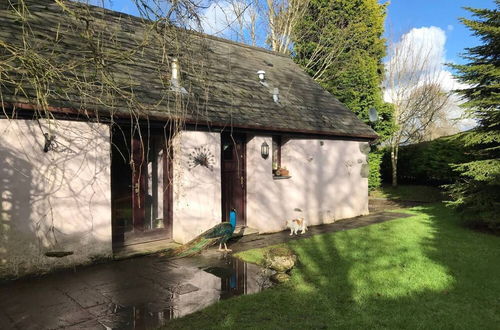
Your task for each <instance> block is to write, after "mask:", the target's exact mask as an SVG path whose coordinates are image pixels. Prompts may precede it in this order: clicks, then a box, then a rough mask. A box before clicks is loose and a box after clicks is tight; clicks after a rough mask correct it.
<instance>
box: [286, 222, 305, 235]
mask: <svg viewBox="0 0 500 330" xmlns="http://www.w3.org/2000/svg"><path fill="white" fill-rule="evenodd" d="M286 225H287V227H288V228H290V236H292V235H293V234H295V235H297V232H298V231H299V230H300V233H301V234H303V233H305V232H306V230H307V225H306V221H305V220H304V218H298V219H293V220H287V221H286Z"/></svg>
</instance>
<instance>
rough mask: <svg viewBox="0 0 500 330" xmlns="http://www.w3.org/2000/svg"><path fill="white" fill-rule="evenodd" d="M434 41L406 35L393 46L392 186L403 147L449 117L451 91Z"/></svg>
mask: <svg viewBox="0 0 500 330" xmlns="http://www.w3.org/2000/svg"><path fill="white" fill-rule="evenodd" d="M433 47H434V46H433V45H432V44H431V43H425V41H423V42H420V43H418V42H412V40H410V39H405V36H403V38H402V39H401V40H400V42H398V43H394V44H391V45H390V47H389V55H390V58H389V60H388V62H387V63H386V77H385V81H384V88H385V97H386V100H387V101H389V102H391V103H393V105H394V121H395V124H396V130H395V132H394V133H393V134H392V136H391V137H390V139H389V144H390V148H391V167H392V185H393V186H397V163H398V152H399V146H400V145H402V144H407V143H413V142H420V141H422V140H424V139H425V137H426V135H427V134H428V133H429V131H430V130H431V129H433V128H434V127H436V123H437V122H438V120H443V118H446V111H447V109H448V105H449V97H450V94H449V93H447V92H445V90H444V88H443V86H442V77H441V68H442V63H440V62H439V61H437V60H436V57H435V49H434V48H433Z"/></svg>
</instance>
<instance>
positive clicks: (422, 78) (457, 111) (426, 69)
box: [384, 25, 476, 130]
mask: <svg viewBox="0 0 500 330" xmlns="http://www.w3.org/2000/svg"><path fill="white" fill-rule="evenodd" d="M450 27H451V28H450ZM452 29H453V26H451V25H449V26H448V30H449V31H451V30H452ZM445 44H446V32H445V31H444V30H443V29H441V28H439V27H435V26H429V27H420V28H413V29H411V30H410V31H409V32H408V33H406V34H404V35H403V36H402V37H401V38H400V40H399V41H398V42H396V43H394V44H393V45H391V47H390V48H389V59H388V60H387V61H386V63H385V64H386V68H387V70H388V72H387V75H388V76H389V74H390V72H391V71H392V73H394V72H397V73H398V74H397V75H396V78H394V75H393V76H392V77H391V78H389V77H387V78H386V82H385V84H384V87H385V91H384V99H385V100H386V101H387V102H391V101H392V100H395V99H396V98H397V97H398V95H399V97H401V95H402V94H400V93H401V91H406V92H408V91H411V89H412V88H415V87H418V86H421V85H422V84H425V83H429V82H433V83H439V84H440V85H441V86H442V88H443V89H444V90H445V91H446V92H451V91H453V90H456V89H462V88H467V87H468V86H467V85H465V84H462V83H460V82H459V81H457V80H456V79H455V78H454V77H453V75H452V73H451V72H450V71H448V70H447V67H446V66H445V63H447V62H448V61H447V60H446V48H445ZM389 81H390V82H392V84H391V83H388V82H389ZM406 92H405V93H404V95H407V94H406ZM461 103H463V101H462V100H460V98H459V97H458V96H457V95H453V96H452V97H451V98H450V105H449V110H448V111H449V112H448V115H449V116H448V118H449V119H450V120H455V121H456V125H457V127H458V128H459V129H460V130H466V129H470V128H472V127H474V126H475V125H476V122H475V121H474V120H471V119H460V120H459V118H462V117H463V114H464V110H463V109H462V108H460V107H459V105H460V104H461Z"/></svg>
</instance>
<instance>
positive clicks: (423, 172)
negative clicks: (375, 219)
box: [381, 132, 471, 185]
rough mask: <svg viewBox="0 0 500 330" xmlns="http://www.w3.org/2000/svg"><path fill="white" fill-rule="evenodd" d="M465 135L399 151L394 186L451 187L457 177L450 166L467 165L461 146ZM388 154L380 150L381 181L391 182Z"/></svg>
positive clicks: (466, 158)
mask: <svg viewBox="0 0 500 330" xmlns="http://www.w3.org/2000/svg"><path fill="white" fill-rule="evenodd" d="M466 134H468V133H467V132H463V133H459V134H455V135H450V136H446V137H442V138H439V139H436V140H433V141H428V142H422V143H417V144H411V145H406V146H400V147H399V155H398V182H399V183H410V184H426V185H442V184H448V183H453V182H454V181H455V180H456V179H457V178H458V177H459V174H458V173H457V172H455V171H453V169H452V166H450V165H451V164H456V163H463V162H467V161H469V160H470V159H471V155H470V154H468V153H467V148H466V147H465V146H464V140H465V136H466ZM391 173H392V169H391V153H390V149H389V148H386V149H384V154H383V157H382V165H381V174H382V181H383V182H386V183H390V182H392V174H391Z"/></svg>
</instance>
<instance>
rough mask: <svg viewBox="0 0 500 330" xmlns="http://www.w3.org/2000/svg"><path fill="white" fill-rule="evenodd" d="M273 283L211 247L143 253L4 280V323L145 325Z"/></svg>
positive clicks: (350, 224) (366, 221) (249, 239)
mask: <svg viewBox="0 0 500 330" xmlns="http://www.w3.org/2000/svg"><path fill="white" fill-rule="evenodd" d="M406 216H408V215H407V214H402V213H392V212H383V213H378V214H373V215H369V216H364V217H357V218H353V219H347V220H342V221H339V222H336V223H333V224H329V225H321V226H315V227H310V228H309V231H308V232H307V233H306V234H304V235H298V236H293V237H291V236H289V232H288V231H286V232H280V233H275V234H269V235H252V236H245V237H242V238H240V239H239V240H238V241H236V242H232V244H230V247H231V248H232V249H233V250H234V251H235V252H237V251H243V250H247V249H251V248H258V247H264V246H268V245H272V244H278V243H281V242H286V241H288V240H290V239H299V238H305V237H309V236H312V235H315V234H321V233H327V232H334V231H342V230H348V229H353V228H357V227H363V226H367V225H370V224H374V223H380V222H384V221H388V220H392V219H395V218H401V217H406ZM268 286H269V281H268V280H267V277H266V276H265V274H263V272H262V269H261V268H259V267H258V266H256V265H252V264H247V263H244V262H242V261H240V260H237V259H234V258H232V257H230V256H228V255H224V254H220V253H219V252H217V251H215V250H213V249H212V250H209V251H207V252H205V253H204V254H203V255H200V256H196V257H193V258H184V259H177V260H168V259H166V258H163V257H160V256H146V257H140V258H134V259H128V260H121V261H115V262H110V263H106V264H98V265H93V266H89V267H83V268H78V270H77V271H69V270H68V271H61V272H56V273H54V274H51V275H46V276H43V277H40V278H32V279H22V280H18V281H14V282H8V283H4V284H1V285H0V329H55V328H66V329H148V328H154V327H156V326H159V325H161V324H165V323H166V322H167V321H168V320H169V319H171V318H176V317H182V316H184V315H187V314H189V313H192V312H195V311H197V310H199V309H202V308H204V307H207V306H209V305H211V304H213V303H215V302H217V301H218V300H220V299H226V298H230V297H232V296H235V295H241V294H250V293H255V292H259V291H260V290H262V289H264V288H266V287H268Z"/></svg>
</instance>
